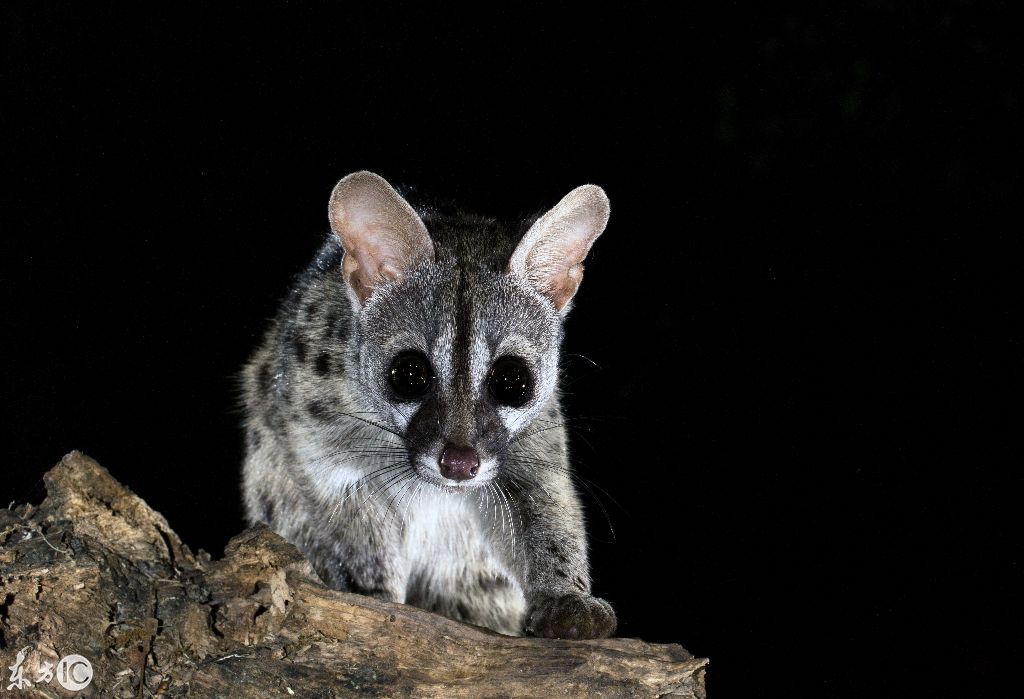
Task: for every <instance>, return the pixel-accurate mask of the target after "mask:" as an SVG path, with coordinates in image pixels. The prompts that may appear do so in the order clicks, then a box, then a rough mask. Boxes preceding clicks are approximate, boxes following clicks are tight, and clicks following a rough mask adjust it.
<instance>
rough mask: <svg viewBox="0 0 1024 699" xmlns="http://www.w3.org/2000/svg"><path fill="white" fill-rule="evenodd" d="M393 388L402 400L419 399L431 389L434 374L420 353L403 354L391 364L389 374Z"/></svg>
mask: <svg viewBox="0 0 1024 699" xmlns="http://www.w3.org/2000/svg"><path fill="white" fill-rule="evenodd" d="M388 380H389V381H390V382H391V388H392V389H394V391H395V393H397V394H398V395H399V396H400V397H402V398H418V397H419V396H422V395H423V394H424V393H426V392H427V390H428V389H429V388H430V384H431V383H432V382H433V380H434V372H433V371H431V370H430V362H428V361H427V358H426V357H424V356H423V355H422V354H420V353H419V352H403V353H402V354H400V355H398V356H397V357H395V360H394V361H393V362H391V371H390V372H389V374H388Z"/></svg>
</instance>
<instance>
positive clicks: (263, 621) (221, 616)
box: [0, 452, 708, 699]
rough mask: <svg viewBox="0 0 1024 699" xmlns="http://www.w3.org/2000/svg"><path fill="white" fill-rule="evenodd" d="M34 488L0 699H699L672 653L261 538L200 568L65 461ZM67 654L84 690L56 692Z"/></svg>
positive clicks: (245, 540)
mask: <svg viewBox="0 0 1024 699" xmlns="http://www.w3.org/2000/svg"><path fill="white" fill-rule="evenodd" d="M44 481H45V483H46V488H47V493H48V494H47V497H46V499H45V500H44V501H43V502H42V503H41V504H40V505H39V506H38V507H35V506H32V505H29V504H21V505H18V506H15V507H11V508H8V509H5V510H0V659H2V660H4V662H3V663H2V664H3V665H4V666H7V669H6V670H4V676H3V683H2V684H0V696H3V695H9V696H12V697H14V696H45V697H66V696H97V697H126V698H127V697H150V696H169V697H184V696H192V697H232V698H233V699H236V698H242V697H261V698H262V697H474V698H476V697H554V696H559V697H704V696H705V693H704V668H705V666H706V665H707V662H708V661H707V659H705V658H694V657H693V656H691V655H690V654H689V653H688V652H687V651H685V650H684V649H683V648H681V647H680V646H678V645H675V644H665V645H662V644H652V643H645V642H643V641H640V640H636V639H626V638H616V639H605V640H596V641H563V640H556V639H539V638H513V637H508V636H502V635H500V634H496V633H493V632H491V631H488V630H485V629H481V628H478V627H475V626H470V625H467V624H463V623H460V622H457V621H453V620H451V619H447V618H445V617H442V616H438V615H436V614H432V613H430V612H426V611H423V610H421V609H417V608H415V607H410V606H407V605H403V604H393V603H389V602H381V601H378V600H376V599H373V598H370V597H364V596H362V595H355V594H349V593H344V592H337V591H334V590H330V589H328V588H326V587H324V585H323V584H322V583H321V582H320V580H319V578H318V577H317V575H316V574H315V573H314V572H313V570H312V568H311V566H310V565H309V563H308V562H307V561H306V560H305V558H303V556H302V555H301V554H300V553H299V552H298V550H297V549H296V548H295V547H294V546H292V545H291V544H289V543H288V542H286V541H285V540H284V539H282V538H281V537H279V536H277V535H276V534H274V533H273V532H272V531H270V530H269V529H268V528H266V527H264V526H257V527H252V528H250V529H247V530H246V531H244V532H242V533H241V534H239V535H238V536H236V537H235V538H233V539H232V540H231V541H230V543H229V544H228V546H227V547H226V549H225V555H224V558H223V559H220V560H217V561H213V560H211V558H210V556H209V555H208V554H206V553H205V552H203V551H200V552H199V554H193V553H192V552H191V551H190V550H189V549H188V548H187V547H186V546H185V545H184V544H183V543H182V542H181V540H180V539H179V538H178V536H177V535H176V534H175V533H174V531H173V530H172V529H171V528H170V526H169V525H168V523H167V521H166V520H165V519H164V518H163V517H162V516H161V515H160V514H159V513H157V512H154V511H153V510H152V509H150V508H149V507H148V506H147V505H146V503H145V502H144V501H143V500H142V499H141V498H139V497H137V496H136V495H134V494H132V493H131V492H130V491H129V490H128V489H127V488H125V487H124V486H122V485H121V484H120V483H118V482H117V481H116V480H115V479H114V478H113V477H112V476H111V475H110V474H109V473H108V472H107V471H106V470H105V469H104V468H103V467H101V466H100V465H99V464H97V463H96V462H95V461H93V460H92V459H90V458H88V457H87V456H84V455H83V454H81V453H78V452H72V453H70V454H68V455H67V456H65V457H64V459H63V460H62V461H61V462H60V463H59V464H58V465H57V466H55V467H54V468H53V469H51V470H50V471H49V472H47V474H46V475H45V476H44ZM73 655H80V656H82V657H83V658H85V659H87V660H88V662H89V664H90V665H91V672H92V678H91V680H90V681H89V683H88V685H87V686H85V687H84V688H81V689H76V690H69V689H65V688H64V686H62V684H61V682H60V680H61V679H64V680H65V681H66V682H69V683H71V684H72V686H75V685H74V684H73V683H74V682H80V681H81V680H83V679H84V677H85V675H84V674H83V673H85V672H86V670H85V669H83V668H84V666H83V667H78V668H75V667H73V664H72V661H63V662H62V658H65V657H69V656H73ZM18 658H21V662H20V664H19V663H18V662H17V659H18ZM15 668H17V669H15ZM18 671H20V673H21V674H20V678H21V684H20V687H19V686H17V685H15V686H13V687H10V688H9V685H11V684H12V683H13V682H12V681H13V679H14V674H15V672H18ZM48 671H49V672H50V673H51V674H54V673H57V674H58V676H57V677H51V679H49V681H47V680H46V674H47V672H48ZM69 672H70V673H71V674H70V680H69V679H68V677H69V675H68V673H69ZM60 673H64V674H60ZM76 673H77V674H76Z"/></svg>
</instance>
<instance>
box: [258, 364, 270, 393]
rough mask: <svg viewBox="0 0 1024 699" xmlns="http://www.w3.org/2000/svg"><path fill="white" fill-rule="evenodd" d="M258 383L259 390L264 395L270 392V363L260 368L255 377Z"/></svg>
mask: <svg viewBox="0 0 1024 699" xmlns="http://www.w3.org/2000/svg"><path fill="white" fill-rule="evenodd" d="M257 379H258V381H259V383H260V390H261V391H263V392H264V393H268V392H269V391H270V363H269V362H266V363H264V364H263V365H262V366H260V371H259V375H258V377H257Z"/></svg>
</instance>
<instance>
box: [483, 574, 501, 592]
mask: <svg viewBox="0 0 1024 699" xmlns="http://www.w3.org/2000/svg"><path fill="white" fill-rule="evenodd" d="M476 584H477V585H478V586H479V587H480V589H481V590H483V591H484V592H490V591H491V590H497V589H499V588H503V587H507V586H508V580H506V579H505V578H503V577H493V576H490V575H486V574H484V573H481V574H480V576H479V577H478V578H477V581H476Z"/></svg>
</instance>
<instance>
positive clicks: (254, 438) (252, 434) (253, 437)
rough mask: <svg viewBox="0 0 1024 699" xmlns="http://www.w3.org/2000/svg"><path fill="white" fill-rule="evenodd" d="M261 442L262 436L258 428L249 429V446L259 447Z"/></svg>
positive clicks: (251, 447) (252, 447)
mask: <svg viewBox="0 0 1024 699" xmlns="http://www.w3.org/2000/svg"><path fill="white" fill-rule="evenodd" d="M262 443H263V436H262V435H261V434H260V431H259V430H249V448H250V449H252V450H254V451H255V450H256V449H259V448H260V444H262Z"/></svg>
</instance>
